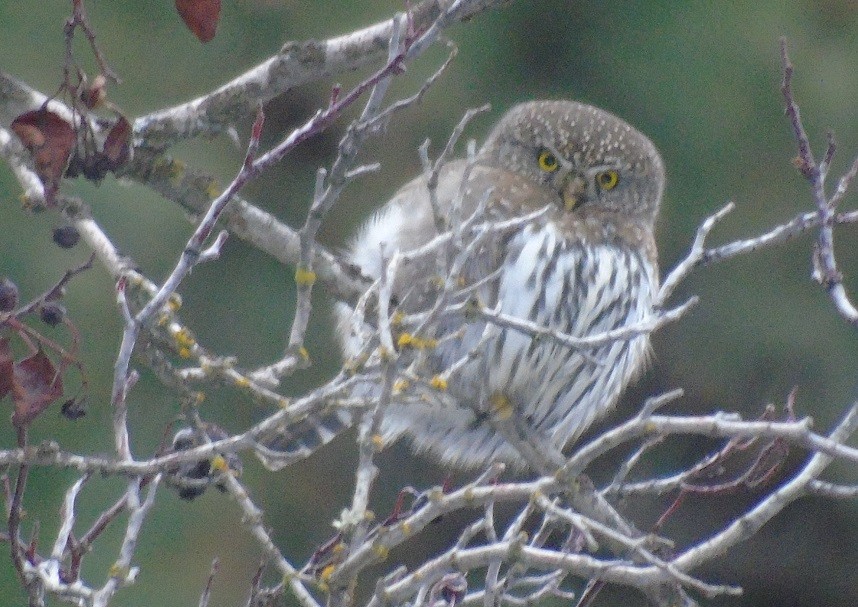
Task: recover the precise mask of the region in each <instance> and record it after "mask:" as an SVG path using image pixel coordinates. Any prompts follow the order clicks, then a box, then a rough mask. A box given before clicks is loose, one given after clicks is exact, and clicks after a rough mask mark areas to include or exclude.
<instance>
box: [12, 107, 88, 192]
mask: <svg viewBox="0 0 858 607" xmlns="http://www.w3.org/2000/svg"><path fill="white" fill-rule="evenodd" d="M12 130H13V131H14V132H15V134H16V135H17V136H18V138H19V139H20V140H21V143H23V144H24V147H26V148H27V150H29V152H30V154H32V155H33V162H34V164H35V167H36V174H37V175H38V176H39V179H41V180H42V184H44V186H45V202H47V204H49V205H50V204H51V203H52V202H53V198H54V195H55V194H56V192H57V190H58V189H59V186H60V180H61V179H62V177H63V172H64V171H65V170H66V166H67V165H68V163H69V157H70V156H71V151H72V149H73V148H74V145H75V131H74V129H73V128H72V126H71V125H70V124H69V123H68V122H66V121H65V120H63V119H62V118H60V117H59V116H58V115H57V114H55V113H53V112H51V111H49V110H46V109H44V108H42V109H38V110H34V111H32V112H25V113H23V114H21V115H20V116H18V117H17V118H15V120H13V121H12Z"/></svg>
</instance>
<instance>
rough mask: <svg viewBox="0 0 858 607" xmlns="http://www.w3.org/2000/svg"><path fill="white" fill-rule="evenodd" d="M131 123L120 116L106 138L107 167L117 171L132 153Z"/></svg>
mask: <svg viewBox="0 0 858 607" xmlns="http://www.w3.org/2000/svg"><path fill="white" fill-rule="evenodd" d="M130 152H131V123H130V122H128V120H126V119H125V116H120V117H119V120H117V121H116V124H114V125H113V126H112V127H110V131H109V132H108V133H107V138H106V139H105V140H104V158H105V160H106V161H107V168H108V169H109V170H111V171H115V170H116V169H118V168H119V167H121V166H122V165H123V164H125V162H126V161H127V160H128V157H129V156H130V155H131V154H130Z"/></svg>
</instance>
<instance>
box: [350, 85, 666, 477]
mask: <svg viewBox="0 0 858 607" xmlns="http://www.w3.org/2000/svg"><path fill="white" fill-rule="evenodd" d="M664 181H665V177H664V168H663V164H662V160H661V157H660V156H659V153H658V151H657V150H656V148H655V146H654V145H653V143H652V142H651V141H650V140H649V139H648V138H647V137H646V136H644V135H643V134H641V133H640V132H638V131H637V130H635V129H634V128H633V127H632V126H630V125H629V124H627V123H626V122H624V121H623V120H621V119H620V118H617V117H616V116H614V115H612V114H610V113H608V112H606V111H604V110H601V109H599V108H596V107H592V106H590V105H585V104H582V103H576V102H572V101H533V102H528V103H522V104H520V105H517V106H515V107H513V108H512V109H511V110H509V111H508V112H507V113H506V114H505V115H504V116H503V117H502V118H501V119H500V121H499V122H498V123H497V125H496V126H495V127H494V128H493V130H492V131H491V133H490V134H489V136H488V139H487V140H486V142H485V144H484V145H483V146H482V147H481V148H480V149H479V150H478V151H477V153H476V154H475V155H474V156H473V157H472V158H471V160H469V161H466V160H456V161H451V162H448V163H447V164H446V165H445V166H444V167H443V168H442V170H441V172H440V175H439V179H438V182H437V186H436V187H435V189H434V192H431V193H430V188H429V187H428V183H427V178H426V177H425V176H421V177H418V178H417V179H414V180H413V181H411V182H410V183H408V184H407V185H405V186H404V187H403V188H402V189H400V190H399V191H398V192H397V193H396V194H395V195H394V196H393V198H392V199H391V200H390V201H389V202H387V204H385V205H384V206H382V207H381V208H380V209H379V210H378V211H377V212H376V213H375V215H374V216H373V217H372V218H371V219H369V220H368V222H367V223H366V224H365V225H364V226H363V227H362V228H361V229H360V231H359V233H358V235H357V237H356V238H355V239H354V241H353V242H352V244H351V246H350V248H349V249H348V253H347V256H348V258H349V259H350V261H351V262H352V263H353V264H355V265H356V266H357V267H358V268H360V270H361V271H362V272H363V273H364V274H365V275H366V276H368V277H370V278H372V279H378V278H380V277H381V274H382V272H383V271H384V269H385V267H386V266H385V263H386V261H385V260H389V259H390V258H391V256H392V255H393V254H394V252H396V251H400V252H403V253H405V252H415V251H419V250H421V248H422V249H426V248H427V245H428V244H429V243H430V242H432V241H433V239H435V238H436V237H437V236H438V235H439V227H438V226H439V222H440V223H442V224H443V223H444V222H446V223H447V226H448V227H449V228H450V229H453V228H454V227H455V226H457V225H458V226H460V227H461V226H463V225H465V226H469V225H470V226H471V227H470V228H469V229H467V230H463V229H460V230H459V231H458V232H457V235H456V237H455V238H453V239H452V240H455V241H457V242H455V247H454V249H455V250H454V251H453V256H454V257H455V259H456V260H458V261H460V262H461V263H458V264H457V263H453V262H451V248H450V247H445V246H439V247H435V248H434V249H433V248H431V247H429V249H430V250H429V252H428V253H427V254H424V255H422V256H421V255H418V254H416V253H415V254H413V255H409V257H408V263H406V264H401V265H400V266H399V267H398V272H397V274H396V276H395V277H394V278H393V282H392V285H391V291H392V297H391V301H390V302H389V303H390V305H391V307H392V308H393V309H395V310H396V311H397V313H398V314H399V317H400V318H409V317H414V318H424V319H425V318H430V319H431V318H433V315H432V314H431V313H430V311H431V310H432V309H433V306H436V302H437V298H438V297H439V296H440V295H441V293H442V291H443V293H444V295H445V297H446V300H445V302H444V309H443V311H441V312H439V311H438V310H435V314H434V320H433V322H431V323H424V324H423V325H420V327H419V330H420V331H422V332H423V333H422V334H420V335H419V337H417V336H414V335H412V334H410V333H409V334H408V335H409V338H410V339H411V341H413V340H414V339H420V340H421V343H422V344H423V347H422V348H420V349H419V351H418V352H415V353H414V355H413V362H412V363H411V365H410V366H409V368H408V374H407V376H405V377H403V378H402V380H401V381H399V382H397V384H396V386H397V390H396V391H395V392H396V393H395V394H394V396H393V397H392V399H391V402H390V403H389V404H388V405H386V407H385V409H384V411H383V418H382V423H381V434H382V437H383V438H384V440H385V441H386V442H390V441H393V440H395V439H397V438H399V437H407V438H408V439H409V440H410V442H411V445H412V446H413V448H414V450H415V451H417V452H420V453H424V454H427V455H429V456H430V457H433V458H435V459H436V460H437V461H439V462H440V463H441V464H443V465H446V466H451V467H455V468H461V469H469V468H476V467H482V466H485V465H486V464H488V463H489V462H491V461H503V462H506V463H508V464H511V465H513V466H514V467H518V468H521V467H523V466H526V464H524V461H523V459H522V457H521V455H520V454H519V452H518V451H517V450H516V449H515V448H514V447H513V446H512V445H511V444H509V443H508V442H507V441H506V440H505V439H504V437H503V435H502V433H499V432H498V431H497V428H496V426H495V424H494V423H493V420H492V409H493V407H495V408H497V405H498V403H502V404H503V405H504V407H505V409H506V410H507V411H508V412H511V414H512V415H514V416H516V420H517V421H518V422H519V423H521V424H525V425H526V427H527V428H529V429H531V430H532V432H531V433H530V434H531V436H533V437H536V439H537V441H544V444H545V445H550V446H551V447H552V448H554V449H556V450H563V449H564V448H566V447H568V446H569V445H571V444H572V443H574V441H575V440H576V439H577V438H578V437H580V435H581V434H582V432H584V430H586V429H587V428H588V426H590V425H591V424H592V423H593V422H594V420H596V419H597V418H599V417H600V416H602V415H604V414H605V413H606V412H608V411H610V410H611V408H612V407H613V406H614V405H615V403H616V402H617V400H618V398H619V396H620V394H621V393H622V391H623V389H624V388H625V387H626V386H627V385H628V384H629V383H630V382H631V381H632V380H633V379H634V378H635V377H636V376H637V375H638V374H639V373H640V372H641V370H642V369H643V368H644V367H645V363H646V360H647V357H648V352H649V342H648V336H647V335H638V336H636V337H633V338H631V339H623V340H616V341H612V342H607V343H603V344H601V345H598V346H595V347H590V348H584V349H581V348H572V347H569V346H568V345H566V344H562V343H559V341H558V340H555V339H551V338H550V337H546V336H545V335H543V336H539V337H537V336H535V335H534V334H533V332H532V331H530V332H529V331H525V330H522V329H519V328H514V327H511V326H509V323H506V325H504V324H498V323H495V322H492V321H491V320H490V319H487V317H486V315H480V314H474V313H473V310H474V309H481V310H491V311H493V312H496V313H498V314H499V315H501V316H502V317H505V318H513V319H519V320H522V321H527V322H528V323H531V324H534V325H538V326H540V327H543V328H546V329H549V330H552V331H556V332H557V333H562V334H567V335H571V336H575V337H586V336H592V335H597V334H601V333H604V332H606V331H610V330H612V329H617V328H621V327H625V326H628V325H633V324H635V323H638V322H640V321H643V320H645V319H646V318H647V317H648V315H649V314H650V312H651V308H652V305H653V301H654V298H655V297H656V293H657V291H658V265H657V254H656V247H655V241H654V236H653V228H654V223H655V219H656V215H657V213H658V209H659V203H660V201H661V197H662V191H663V189H664ZM433 195H434V198H435V202H434V211H433V201H432V196H433ZM515 218H521V221H519V222H508V223H512V224H513V228H512V229H510V230H506V231H504V230H498V231H496V232H494V231H491V230H490V228H489V226H490V225H491V224H492V223H493V222H495V223H496V222H503V221H506V220H511V219H515ZM451 271H456V272H457V274H456V275H455V276H450V275H445V273H449V272H451ZM445 284H446V285H448V287H449V285H450V284H453V285H455V288H454V289H450V288H447V289H446V290H444V289H442V287H441V286H440V285H445ZM474 306H476V307H477V308H474ZM436 307H437V306H436ZM469 310H470V313H469ZM353 313H354V310H353V309H352V308H350V307H349V306H347V305H345V304H341V305H340V306H339V307H338V309H337V311H336V314H337V316H338V334H339V338H340V341H341V343H342V347H343V351H344V354H345V356H346V358H354V357H356V356H358V354H359V353H360V352H364V353H365V352H367V351H368V348H367V344H368V341H367V340H372V339H373V338H377V332H374V331H373V329H372V327H371V326H368V325H367V324H366V323H361V322H355V319H354V317H353ZM420 314H423V316H422V317H421V316H420ZM427 315H428V316H427ZM410 328H411V329H414V328H415V327H410ZM394 330H395V331H399V332H400V333H399V334H400V335H401V334H404V329H403V328H402V327H395V328H394ZM402 343H409V341H408V340H406V341H405V342H403V341H402V340H400V344H402ZM370 346H371V344H370ZM370 349H371V348H370ZM433 377H434V378H437V377H443V378H444V381H443V382H437V381H436V382H435V383H434V384H433V383H432V382H431V380H430V378H433ZM405 386H409V387H405ZM433 386H434V388H433ZM363 390H364V392H363V393H364V395H370V396H371V395H372V394H376V393H377V391H378V386H375V387H372V386H369V385H367V386H364V388H363Z"/></svg>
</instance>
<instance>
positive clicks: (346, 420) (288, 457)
mask: <svg viewBox="0 0 858 607" xmlns="http://www.w3.org/2000/svg"><path fill="white" fill-rule="evenodd" d="M353 424H354V414H353V413H352V412H351V411H349V410H344V409H335V410H333V411H329V412H327V413H323V414H319V415H309V416H307V417H306V418H304V419H302V420H301V421H299V422H297V423H293V424H290V425H289V426H288V427H283V428H278V430H277V433H276V435H275V436H273V437H272V438H270V439H267V440H263V441H261V443H260V444H259V445H257V447H256V449H255V452H256V455H257V457H259V459H260V460H261V461H262V463H263V465H264V466H265V467H266V468H268V469H269V470H280V469H281V468H284V467H286V466H289V465H292V464H294V463H295V462H298V461H300V460H303V459H306V458H308V457H310V456H311V455H312V454H313V453H315V452H316V450H318V449H320V448H321V447H324V446H325V445H327V444H328V443H330V442H331V441H332V440H334V439H335V438H337V437H338V436H340V435H341V434H343V433H345V432H346V431H347V430H349V429H350V428H351V427H352V425H353Z"/></svg>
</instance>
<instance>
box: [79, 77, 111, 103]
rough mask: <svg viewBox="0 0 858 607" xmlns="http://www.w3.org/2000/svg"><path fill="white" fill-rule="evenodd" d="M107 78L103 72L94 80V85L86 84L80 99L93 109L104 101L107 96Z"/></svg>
mask: <svg viewBox="0 0 858 607" xmlns="http://www.w3.org/2000/svg"><path fill="white" fill-rule="evenodd" d="M106 86H107V78H105V77H104V75H103V74H99V75H98V76H96V77H95V80H93V81H92V85H90V86H84V88H83V90H81V92H80V100H81V101H82V102H83V104H84V105H85V106H86V107H88V108H89V109H91V110H93V109H95V108H97V107H98V106H100V105H101V104H102V103H104V100H105V99H106V98H107V90H106Z"/></svg>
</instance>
